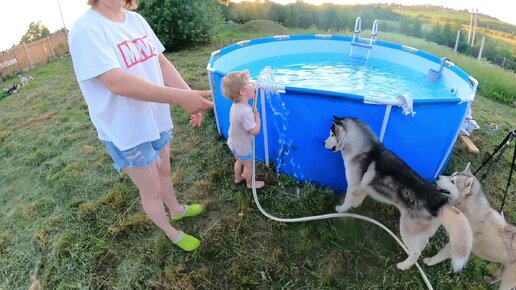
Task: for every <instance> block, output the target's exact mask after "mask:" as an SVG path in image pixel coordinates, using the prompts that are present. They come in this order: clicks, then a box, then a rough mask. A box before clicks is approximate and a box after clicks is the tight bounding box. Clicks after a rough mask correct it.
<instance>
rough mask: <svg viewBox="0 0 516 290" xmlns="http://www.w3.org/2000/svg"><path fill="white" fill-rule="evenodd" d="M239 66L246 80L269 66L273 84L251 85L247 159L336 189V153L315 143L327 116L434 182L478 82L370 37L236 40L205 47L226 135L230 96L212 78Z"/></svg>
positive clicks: (339, 181)
mask: <svg viewBox="0 0 516 290" xmlns="http://www.w3.org/2000/svg"><path fill="white" fill-rule="evenodd" d="M351 47H353V50H352V53H350V51H351V50H350V48H351ZM368 52H369V53H368ZM265 68H267V69H265ZM440 68H441V69H440ZM244 69H247V70H249V72H250V74H251V77H252V78H253V79H254V80H256V79H257V78H258V77H259V76H260V77H261V76H262V75H263V73H262V74H260V73H261V72H263V71H267V70H269V69H270V71H272V72H273V76H274V80H275V84H276V85H277V87H276V88H277V91H278V93H277V94H268V93H267V94H265V93H264V91H269V90H268V89H267V88H266V89H263V88H261V89H260V91H261V94H260V95H262V98H259V99H258V101H257V105H258V106H257V107H258V109H259V111H260V114H261V116H262V118H261V119H262V131H261V132H260V134H259V135H258V136H257V137H256V158H257V160H260V161H265V162H267V163H269V162H270V163H272V164H273V165H274V166H275V167H276V168H277V170H278V171H279V172H282V173H285V174H287V175H289V176H291V177H293V178H294V179H296V180H299V181H308V182H313V183H316V184H319V185H323V186H327V187H330V188H332V189H334V190H337V191H343V190H345V189H346V178H345V168H344V163H343V161H342V156H341V155H340V154H335V153H332V152H330V151H329V150H327V149H325V148H324V145H323V141H324V140H325V139H326V138H327V137H328V134H329V129H330V127H331V124H332V117H333V116H334V115H335V116H339V117H356V118H358V119H361V120H363V121H364V122H366V123H367V124H369V126H371V128H372V129H373V132H375V133H376V135H377V136H378V137H379V138H380V140H381V141H382V142H383V144H384V145H385V146H386V147H387V148H389V149H391V150H392V151H394V152H395V153H396V154H397V155H398V156H399V157H400V158H401V159H403V160H404V161H405V162H407V163H408V164H409V165H410V166H411V167H412V168H414V169H415V170H416V171H417V172H418V173H419V174H421V175H422V176H423V177H424V178H425V179H427V180H429V181H434V180H435V177H436V176H437V175H438V174H440V173H442V171H444V169H445V166H446V163H447V161H448V159H449V157H450V155H451V153H452V148H453V145H454V144H455V141H456V139H457V136H458V134H459V131H460V127H461V124H462V122H463V120H464V117H465V115H466V114H467V112H468V109H469V107H470V104H471V102H473V99H474V97H475V93H476V89H477V85H478V83H477V81H476V80H475V79H474V78H472V77H471V76H469V75H468V74H467V73H465V72H464V71H463V70H461V69H460V68H459V67H457V66H455V65H454V64H453V63H452V62H451V61H449V60H445V59H440V58H438V57H436V56H433V55H431V54H428V53H426V52H423V51H420V50H417V49H415V48H412V47H409V46H405V45H400V44H393V43H388V42H381V41H376V42H375V43H374V45H373V46H372V48H371V49H370V50H369V49H368V48H367V47H360V46H358V47H357V46H356V45H353V46H352V39H351V38H350V37H345V36H332V35H292V36H285V35H281V36H275V37H268V38H260V39H254V40H249V41H241V42H239V43H236V44H233V45H231V46H228V47H225V48H223V49H221V50H218V51H215V52H213V53H212V55H211V58H210V61H209V64H208V79H209V82H210V86H211V89H212V91H213V93H212V96H213V100H214V104H215V107H214V110H215V117H216V120H217V127H218V130H219V133H220V134H221V135H222V136H223V137H224V138H226V139H227V137H228V128H229V110H230V107H231V101H229V100H228V99H226V98H224V97H223V96H222V94H221V90H220V84H221V79H222V77H224V76H225V75H226V74H228V73H230V72H232V71H237V70H244ZM258 83H259V86H261V87H264V86H263V85H260V84H261V83H260V82H258ZM399 96H403V97H399ZM410 109H412V110H410Z"/></svg>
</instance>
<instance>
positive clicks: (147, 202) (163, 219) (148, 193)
mask: <svg viewBox="0 0 516 290" xmlns="http://www.w3.org/2000/svg"><path fill="white" fill-rule="evenodd" d="M125 172H126V173H127V175H129V177H130V178H131V180H132V181H133V183H134V184H135V185H136V186H137V187H138V189H139V190H140V198H141V201H142V206H143V209H144V211H145V213H146V214H147V216H148V217H149V218H150V219H151V220H152V222H154V224H156V225H157V226H158V227H159V228H160V229H161V230H163V231H164V232H165V233H166V234H167V236H168V238H169V239H171V240H172V241H174V240H176V239H177V238H178V235H179V232H178V231H177V230H176V229H175V228H174V227H172V225H171V224H170V222H169V220H168V217H167V213H166V211H165V206H164V205H163V198H162V197H161V191H162V188H163V186H162V184H161V182H160V173H159V171H158V166H157V164H156V162H155V163H152V164H151V165H149V166H148V167H145V168H144V167H132V168H128V169H126V170H125ZM176 202H177V201H176Z"/></svg>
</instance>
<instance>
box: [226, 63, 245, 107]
mask: <svg viewBox="0 0 516 290" xmlns="http://www.w3.org/2000/svg"><path fill="white" fill-rule="evenodd" d="M248 83H249V71H247V70H244V71H237V72H232V73H229V74H227V75H226V76H225V77H223V78H222V95H223V96H225V97H226V98H228V99H230V100H231V101H233V102H239V101H240V90H241V89H243V88H244V87H245V86H246V85H247V84H248Z"/></svg>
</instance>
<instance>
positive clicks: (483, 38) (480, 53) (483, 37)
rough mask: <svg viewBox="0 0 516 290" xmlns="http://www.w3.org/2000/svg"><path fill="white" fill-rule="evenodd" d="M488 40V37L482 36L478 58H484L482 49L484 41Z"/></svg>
mask: <svg viewBox="0 0 516 290" xmlns="http://www.w3.org/2000/svg"><path fill="white" fill-rule="evenodd" d="M485 41H486V37H485V36H482V43H481V44H480V50H479V51H478V57H477V60H480V59H482V50H484V42H485Z"/></svg>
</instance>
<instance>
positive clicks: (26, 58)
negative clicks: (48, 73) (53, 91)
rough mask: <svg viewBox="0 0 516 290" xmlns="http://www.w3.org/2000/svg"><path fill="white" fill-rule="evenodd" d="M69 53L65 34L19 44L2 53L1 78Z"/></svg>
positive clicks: (61, 33) (0, 60)
mask: <svg viewBox="0 0 516 290" xmlns="http://www.w3.org/2000/svg"><path fill="white" fill-rule="evenodd" d="M67 53H68V39H67V36H66V33H65V32H59V33H56V34H54V35H52V36H47V37H46V38H43V39H40V40H37V41H33V42H31V43H23V44H19V45H17V46H15V47H13V48H11V49H8V50H6V51H2V52H0V77H6V76H12V75H15V74H17V73H18V72H20V71H23V70H26V69H30V68H33V67H36V66H39V65H41V64H44V63H47V62H48V61H49V60H51V59H53V58H56V57H58V56H62V55H65V54H67Z"/></svg>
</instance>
